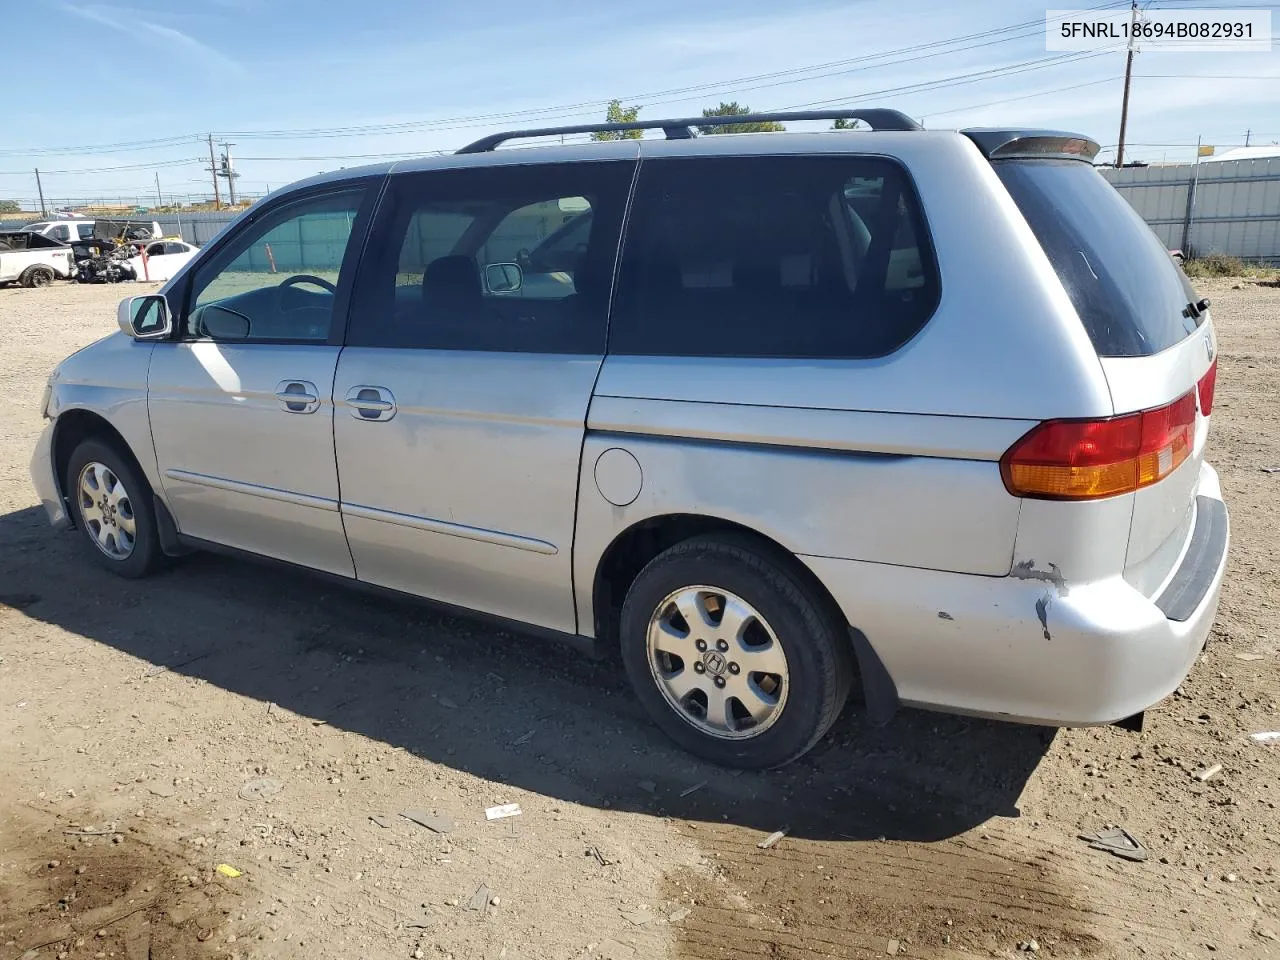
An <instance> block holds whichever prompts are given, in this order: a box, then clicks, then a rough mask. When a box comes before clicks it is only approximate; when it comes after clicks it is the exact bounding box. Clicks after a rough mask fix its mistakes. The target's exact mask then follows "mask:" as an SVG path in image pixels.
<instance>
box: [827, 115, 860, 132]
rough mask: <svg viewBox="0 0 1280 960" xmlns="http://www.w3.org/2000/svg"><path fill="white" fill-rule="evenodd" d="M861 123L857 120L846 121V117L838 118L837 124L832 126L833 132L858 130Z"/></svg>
mask: <svg viewBox="0 0 1280 960" xmlns="http://www.w3.org/2000/svg"><path fill="white" fill-rule="evenodd" d="M860 126H862V124H861V123H859V122H858V121H857V120H846V119H845V118H844V117H837V118H836V122H835V123H833V124H831V129H832V130H857V129H858V128H859V127H860Z"/></svg>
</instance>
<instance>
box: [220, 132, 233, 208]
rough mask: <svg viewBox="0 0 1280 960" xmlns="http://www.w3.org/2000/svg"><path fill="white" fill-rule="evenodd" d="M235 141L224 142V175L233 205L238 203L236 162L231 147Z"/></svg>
mask: <svg viewBox="0 0 1280 960" xmlns="http://www.w3.org/2000/svg"><path fill="white" fill-rule="evenodd" d="M234 146H235V144H234V143H227V142H225V141H224V142H223V144H222V175H223V176H224V177H226V178H227V194H228V196H230V198H231V206H233V207H234V206H235V205H236V168H235V162H234V161H233V160H232V159H231V148H232V147H234Z"/></svg>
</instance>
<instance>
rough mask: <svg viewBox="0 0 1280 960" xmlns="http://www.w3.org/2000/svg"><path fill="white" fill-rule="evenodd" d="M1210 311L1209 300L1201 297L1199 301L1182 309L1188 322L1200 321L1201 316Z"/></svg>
mask: <svg viewBox="0 0 1280 960" xmlns="http://www.w3.org/2000/svg"><path fill="white" fill-rule="evenodd" d="M1208 309H1209V298H1208V297H1201V298H1200V299H1199V300H1196V301H1193V302H1192V303H1188V304H1187V305H1186V306H1185V307H1183V308H1182V315H1183V316H1184V317H1186V318H1187V319H1188V320H1199V319H1200V314H1202V313H1204V312H1205V311H1206V310H1208Z"/></svg>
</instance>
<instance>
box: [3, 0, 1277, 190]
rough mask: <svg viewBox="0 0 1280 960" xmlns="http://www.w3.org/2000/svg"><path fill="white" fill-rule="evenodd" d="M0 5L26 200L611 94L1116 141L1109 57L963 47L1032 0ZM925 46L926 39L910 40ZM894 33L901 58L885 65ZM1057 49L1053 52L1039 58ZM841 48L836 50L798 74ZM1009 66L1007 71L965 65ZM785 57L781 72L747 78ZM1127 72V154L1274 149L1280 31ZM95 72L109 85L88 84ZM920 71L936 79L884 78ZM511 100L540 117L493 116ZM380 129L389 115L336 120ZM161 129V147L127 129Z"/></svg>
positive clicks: (1032, 43) (558, 114)
mask: <svg viewBox="0 0 1280 960" xmlns="http://www.w3.org/2000/svg"><path fill="white" fill-rule="evenodd" d="M1102 2H1104V0H1082V2H1080V3H1077V4H1074V6H1078V7H1090V6H1096V5H1099V4H1100V3H1102ZM1144 2H1145V0H1144ZM1187 3H1188V0H1153V5H1154V6H1155V7H1172V6H1176V5H1179V4H1182V5H1184V6H1185V5H1187ZM1114 5H1115V6H1122V5H1123V4H1122V3H1120V2H1117V3H1115V4H1114ZM1190 5H1191V6H1194V7H1208V6H1211V5H1214V4H1211V3H1209V2H1205V3H1200V2H1195V3H1191V4H1190ZM1217 5H1221V6H1245V7H1254V8H1266V9H1272V10H1273V19H1274V20H1275V22H1274V23H1273V31H1272V32H1273V34H1276V33H1280V12H1277V11H1276V8H1274V7H1272V6H1270V5H1267V4H1264V3H1263V2H1261V0H1236V2H1235V3H1231V2H1229V0H1220V3H1219V4H1217ZM0 6H3V7H4V11H3V16H4V18H5V22H6V33H7V34H9V35H10V36H16V37H27V38H37V37H38V38H41V40H42V42H41V43H26V44H23V49H24V50H25V51H26V52H25V53H20V54H17V55H13V56H11V58H10V59H11V61H14V60H16V61H18V62H24V63H30V64H32V65H34V66H36V67H43V66H45V65H47V66H48V67H49V68H50V70H49V72H48V73H44V72H43V71H40V70H37V71H34V72H32V73H30V74H24V75H23V76H24V79H22V80H19V81H17V82H16V83H17V87H16V89H19V90H20V89H22V87H23V86H24V85H25V84H28V83H30V84H32V86H33V89H35V90H44V89H45V85H46V84H47V85H48V88H49V95H48V96H40V97H19V98H17V99H16V100H10V102H9V104H8V107H7V110H6V116H5V119H4V120H3V126H2V127H0V198H8V197H12V198H15V199H24V200H26V199H29V198H32V197H34V196H35V192H36V191H35V182H34V177H33V176H32V175H31V173H30V172H29V171H30V169H31V168H32V167H35V166H39V167H40V168H41V169H42V175H43V179H44V188H45V193H46V195H49V196H52V197H86V196H103V197H115V196H130V197H131V196H135V195H145V196H153V195H154V190H155V175H156V174H157V173H159V176H160V183H161V187H162V190H163V192H164V194H165V195H166V196H167V195H169V194H182V195H188V194H199V193H201V192H208V190H209V186H208V175H207V173H203V171H202V168H201V161H200V160H198V159H197V158H200V157H201V156H202V155H203V163H204V164H206V165H207V163H208V156H207V154H208V148H207V145H205V144H203V142H202V141H197V139H196V135H203V134H205V133H206V132H213V133H214V134H215V135H216V136H218V137H220V138H225V139H228V140H231V141H233V142H234V143H235V146H234V147H233V148H232V149H233V153H234V154H235V156H236V158H237V167H238V169H239V170H240V171H241V174H242V177H241V179H240V181H239V185H240V188H241V189H242V190H244V191H248V192H260V191H262V190H264V189H265V188H266V187H267V186H268V185H270V186H273V187H274V186H280V185H282V184H284V183H287V182H289V181H291V180H295V179H298V178H299V177H302V176H306V175H308V174H311V173H314V172H316V171H317V170H328V169H334V168H336V167H339V166H354V165H358V164H360V163H362V162H365V161H364V160H362V159H359V158H357V157H358V156H359V155H370V154H389V153H405V154H412V153H421V152H427V151H431V150H440V149H450V148H453V147H456V146H459V145H461V144H463V143H465V142H467V141H468V140H470V139H474V138H475V137H478V136H480V135H482V134H483V133H485V132H487V131H491V130H496V129H502V128H505V127H510V126H521V125H530V124H533V125H538V124H548V123H555V122H561V121H563V122H569V123H576V122H584V121H588V120H591V119H594V118H596V117H600V116H602V115H603V112H604V107H603V102H604V101H606V100H608V99H609V98H611V97H622V98H626V99H627V100H628V101H629V102H636V103H640V104H642V105H643V106H644V110H643V113H642V116H644V117H658V116H664V115H666V116H671V115H684V114H691V113H692V114H696V113H698V112H699V111H700V110H701V108H702V107H704V106H708V105H714V104H716V103H717V102H719V101H720V100H722V99H723V100H734V99H736V100H738V101H739V102H742V103H748V104H750V105H751V106H752V107H753V108H756V109H761V110H763V109H775V108H785V107H795V106H801V105H808V104H815V103H817V104H821V105H824V106H825V105H859V106H871V105H876V106H892V107H897V108H899V109H902V110H904V111H906V112H907V113H910V114H911V115H913V116H915V117H917V118H923V120H924V122H925V124H926V125H927V126H929V127H935V128H940V127H957V126H968V125H995V124H1025V125H1039V126H1052V127H1065V128H1069V129H1072V130H1078V131H1081V132H1084V133H1087V134H1089V135H1091V136H1093V137H1094V138H1095V139H1097V140H1098V141H1099V142H1101V143H1103V144H1104V145H1112V144H1114V142H1115V140H1116V136H1117V127H1118V122H1119V104H1120V89H1121V81H1120V77H1121V76H1122V74H1123V70H1124V54H1123V53H1122V52H1120V51H1118V50H1117V51H1115V52H1108V53H1105V54H1103V55H1099V56H1076V57H1070V56H1064V55H1062V54H1057V55H1053V54H1048V53H1046V51H1045V42H1044V30H1043V26H1042V24H1039V25H1033V26H1028V27H1023V28H1020V29H1017V30H1010V31H1007V32H1005V33H1002V34H997V35H994V36H989V37H980V38H978V39H972V40H967V41H960V40H957V38H959V37H965V36H971V35H974V34H979V33H981V32H983V31H987V30H994V29H998V28H1008V27H1011V26H1013V25H1015V24H1020V23H1027V22H1029V21H1042V19H1043V17H1044V15H1045V5H1043V4H1036V3H1030V2H1026V0H992V2H985V3H981V4H979V3H975V2H965V0H953V2H941V0H918V2H913V3H910V4H908V3H907V2H906V0H840V2H835V0H791V2H789V3H786V4H779V3H766V2H761V0H733V2H728V0H682V2H677V0H647V2H643V3H641V2H636V0H614V2H613V3H611V4H610V3H606V2H603V0H596V2H585V0H560V2H555V3H552V2H547V0H485V2H483V3H480V2H474V0H473V2H468V3H461V2H448V3H442V2H439V0H416V2H414V0H360V2H354V0H122V2H121V3H93V2H85V0H7V2H5V3H3V4H0ZM1053 6H1054V7H1068V8H1069V7H1071V6H1073V5H1072V4H1068V3H1055V4H1053ZM908 10H909V12H906V11H908ZM904 12H905V13H904ZM925 44H931V45H933V46H930V47H927V48H924V49H919V48H920V46H921V45H925ZM909 47H915V48H917V49H915V50H912V51H907V52H902V53H898V54H893V55H888V56H886V55H885V54H889V53H890V52H891V51H895V50H902V49H903V48H909ZM966 47H967V48H969V49H965V48H966ZM1050 56H1057V57H1058V58H1059V59H1057V60H1054V61H1052V62H1049V63H1045V62H1044V61H1045V60H1046V58H1048V57H1050ZM836 61H845V62H843V63H839V64H837V65H834V66H827V67H821V68H816V69H804V68H814V67H815V66H816V65H821V64H832V63H835V62H836ZM61 64H69V65H70V67H69V68H68V67H63V66H61ZM1002 68H1003V69H1007V70H1008V71H1016V72H1005V73H1003V74H1000V73H996V74H994V75H991V76H986V77H981V76H980V77H966V75H971V74H975V73H980V72H982V71H996V70H998V69H1002ZM81 71H83V72H81ZM781 71H793V72H790V73H786V74H783V75H781V76H763V75H767V74H777V73H779V72H781ZM1135 75H1136V77H1137V79H1136V80H1135V81H1134V88H1133V99H1132V107H1131V114H1130V129H1129V140H1130V142H1131V144H1133V146H1131V147H1130V153H1129V155H1130V157H1131V158H1136V159H1145V160H1154V161H1159V160H1161V159H1169V160H1173V159H1183V158H1188V157H1189V156H1190V155H1191V154H1193V153H1194V148H1193V147H1188V146H1186V145H1187V144H1194V143H1195V141H1196V137H1197V136H1203V137H1204V138H1205V140H1206V142H1210V143H1215V144H1217V145H1219V147H1220V148H1221V147H1224V146H1227V145H1231V144H1238V143H1240V142H1242V140H1243V137H1244V133H1245V131H1246V130H1247V129H1252V131H1253V142H1255V143H1257V142H1271V141H1277V140H1280V109H1277V105H1278V104H1280V45H1277V46H1276V48H1275V49H1274V50H1273V51H1272V52H1270V53H1250V54H1245V53H1210V54H1206V53H1185V52H1177V53H1174V52H1155V51H1150V50H1148V51H1144V52H1142V53H1140V54H1139V55H1138V57H1137V62H1136V66H1135ZM42 77H43V79H40V78H42ZM88 77H96V78H99V79H100V80H101V82H102V87H101V88H100V89H98V90H96V91H94V90H92V88H91V86H90V82H89V81H88V80H87V79H86V78H88ZM745 78H757V79H745ZM957 78H963V79H966V80H967V81H968V82H963V83H960V82H956V80H957ZM1207 78H1212V79H1207ZM935 81H936V82H938V83H939V84H948V85H940V86H937V87H936V88H934V89H925V90H898V88H901V87H907V86H910V85H917V84H928V83H930V82H935ZM14 83H15V81H13V80H11V81H10V82H9V85H8V89H9V90H10V91H11V92H13V90H14V89H15V87H14ZM130 87H132V91H130V89H129V88H130ZM690 87H693V88H699V89H694V90H687V89H685V88H690ZM672 91H674V92H672ZM878 91H897V92H886V93H878ZM868 95H869V96H868ZM1002 101H1003V102H1002ZM51 103H56V104H57V106H56V109H53V108H51V106H50V104H51ZM525 111H544V112H543V113H541V114H536V115H529V114H526V115H524V116H515V117H511V118H508V119H501V118H498V119H493V118H490V119H486V117H491V115H493V114H520V113H521V112H525ZM390 124H401V125H404V126H401V127H399V128H397V129H396V130H394V131H392V132H386V131H376V130H375V131H369V130H363V131H362V130H351V129H349V128H351V127H369V126H375V127H376V126H378V125H390ZM335 128H336V129H335ZM342 128H347V129H342ZM317 130H319V132H316V131H317ZM326 130H327V131H330V132H328V133H326V132H324V131H326ZM306 131H310V132H306ZM337 134H341V135H337ZM166 138H178V139H173V140H172V141H171V142H165V143H160V144H138V143H137V142H138V141H150V140H158V139H166ZM106 145H113V146H111V147H110V148H109V149H104V146H106ZM63 148H78V149H63ZM299 158H308V159H299ZM310 158H314V159H310ZM184 161H185V162H184ZM104 168H116V169H104ZM46 171H47V172H46ZM61 171H72V172H61ZM78 171H90V172H78Z"/></svg>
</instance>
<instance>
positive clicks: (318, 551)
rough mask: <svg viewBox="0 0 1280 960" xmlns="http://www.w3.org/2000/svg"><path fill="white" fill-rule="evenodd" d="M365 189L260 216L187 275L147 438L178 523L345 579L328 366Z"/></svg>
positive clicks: (160, 367) (165, 346) (152, 387)
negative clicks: (181, 312) (182, 310)
mask: <svg viewBox="0 0 1280 960" xmlns="http://www.w3.org/2000/svg"><path fill="white" fill-rule="evenodd" d="M369 194H370V190H369V188H368V187H367V186H359V187H355V188H346V189H338V190H334V191H331V192H328V193H323V194H319V195H312V196H307V197H304V198H301V199H298V200H292V201H288V202H285V203H283V204H277V205H276V206H274V207H271V208H268V209H266V210H264V211H263V212H262V213H261V214H260V215H258V216H257V217H256V218H253V219H252V220H250V221H249V222H248V223H247V224H246V225H245V226H243V227H242V228H241V229H240V230H238V231H237V232H236V233H234V234H231V235H229V236H228V237H227V239H226V240H225V241H224V242H223V243H222V244H220V246H219V248H218V249H217V250H216V251H211V255H210V257H209V258H208V259H207V260H205V261H204V262H203V263H202V264H200V265H199V266H198V267H197V268H196V270H195V271H194V275H193V276H192V278H191V281H190V284H189V290H184V291H183V292H182V293H180V294H178V296H179V297H182V298H183V299H184V300H185V303H186V304H187V305H188V308H187V310H186V311H185V315H184V316H183V317H182V319H181V323H180V324H179V329H178V331H177V334H176V337H175V339H174V340H172V341H169V342H164V343H159V344H157V345H156V349H155V352H154V354H153V355H152V360H151V369H150V374H149V382H148V405H149V409H150V414H151V433H152V437H153V439H154V441H155V451H156V460H157V465H158V467H159V473H160V477H161V482H162V483H163V484H164V491H165V497H166V499H167V501H168V504H169V508H170V510H171V512H172V513H173V516H174V520H175V521H176V523H177V525H178V529H179V530H180V531H181V532H182V533H184V534H187V535H189V536H193V537H199V538H201V539H204V540H209V541H213V542H215V543H220V544H225V545H227V546H231V547H237V548H239V549H242V550H248V551H251V552H253V553H258V554H262V555H264V556H268V557H275V558H277V559H281V560H287V561H290V562H293V563H298V564H303V565H305V566H308V567H314V568H317V569H320V570H325V571H328V572H330V573H337V574H342V575H344V576H353V575H354V571H353V569H352V565H351V555H350V553H349V552H348V550H347V544H346V538H345V535H344V533H343V529H342V518H341V517H340V516H339V514H338V475H337V469H336V467H335V465H334V457H333V404H332V395H331V391H332V386H333V375H334V370H335V368H336V366H337V361H338V353H339V351H340V350H341V346H340V344H341V342H342V330H341V326H342V318H343V317H344V316H345V311H346V304H347V303H348V301H349V290H350V287H351V283H352V277H353V274H354V271H355V261H356V255H357V254H358V251H359V246H360V244H359V242H358V238H359V236H360V235H361V234H362V232H363V223H364V220H365V219H367V217H368V213H367V212H365V208H367V207H368V206H369V205H370V196H369Z"/></svg>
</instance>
